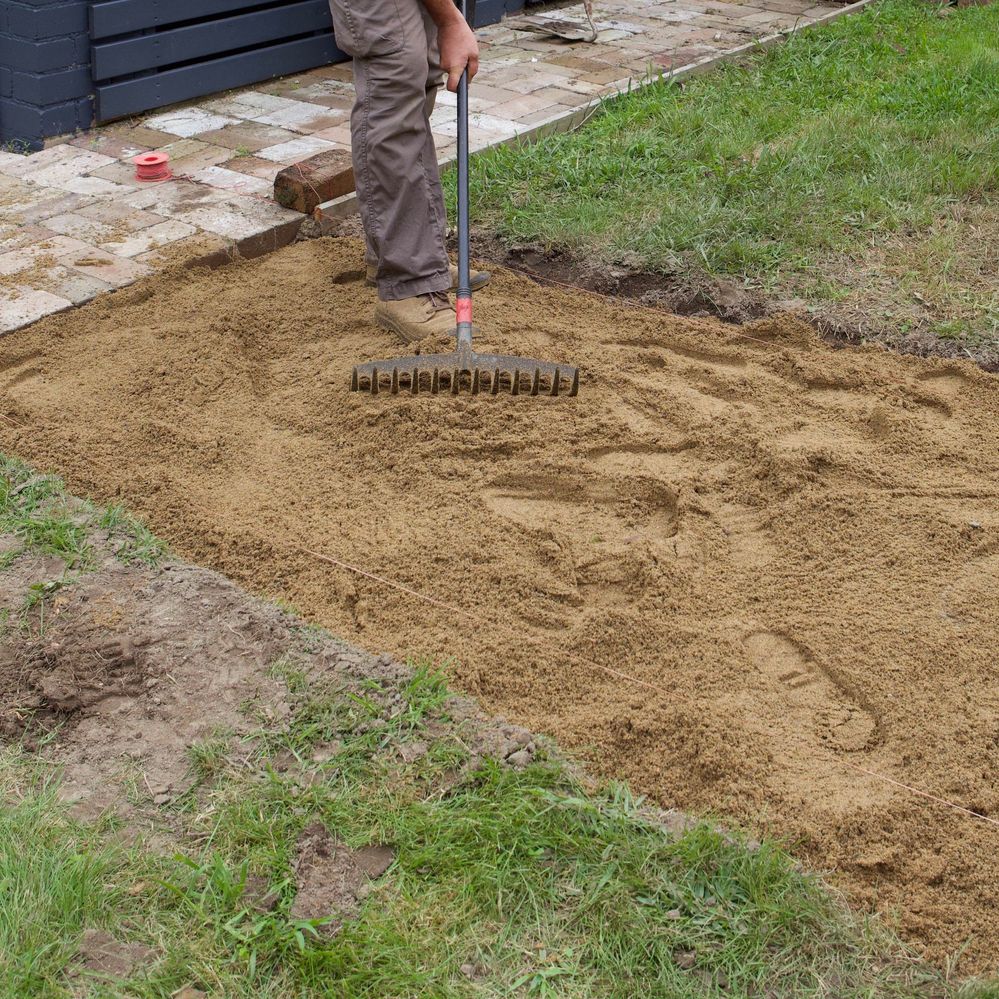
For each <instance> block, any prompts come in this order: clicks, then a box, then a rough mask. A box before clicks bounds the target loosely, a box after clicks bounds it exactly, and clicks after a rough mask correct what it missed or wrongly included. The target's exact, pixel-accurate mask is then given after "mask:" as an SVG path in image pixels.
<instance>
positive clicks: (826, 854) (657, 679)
mask: <svg viewBox="0 0 999 999" xmlns="http://www.w3.org/2000/svg"><path fill="white" fill-rule="evenodd" d="M360 267H361V253H360V248H359V245H358V244H356V243H354V242H350V241H332V240H321V241H317V242H312V243H303V244H299V245H296V246H294V247H291V248H289V249H287V250H283V251H281V252H279V253H277V254H274V255H272V256H269V257H267V258H264V259H262V260H259V261H256V262H253V263H249V264H243V265H239V266H235V267H230V268H225V269H222V270H219V271H215V272H213V273H186V274H182V275H180V276H177V275H172V276H160V277H159V278H156V279H154V280H151V281H149V282H145V283H143V284H141V285H139V286H136V287H134V288H132V289H130V290H128V291H126V292H123V293H119V294H117V295H115V296H114V297H113V298H111V299H105V300H102V301H98V302H95V303H92V304H91V305H89V306H87V307H85V308H83V309H81V310H78V311H77V312H75V313H71V314H66V315H63V316H59V317H55V318H53V319H49V320H46V321H44V322H41V323H39V324H37V325H36V326H34V327H33V328H32V329H30V330H29V331H26V332H23V333H19V334H17V335H15V336H12V337H9V338H8V339H6V340H4V341H3V342H2V343H0V368H2V372H0V406H2V412H3V413H5V414H6V415H7V417H8V420H5V421H3V424H2V429H0V446H2V447H3V448H4V449H5V450H10V451H13V452H15V453H17V454H19V455H21V456H23V457H24V458H26V459H29V460H30V461H32V462H35V463H36V464H38V465H41V466H43V467H45V468H48V469H54V470H57V471H59V472H61V473H62V474H64V475H65V476H66V477H67V479H68V481H69V483H70V484H71V486H72V487H73V488H75V489H76V490H78V491H83V492H86V493H88V494H90V495H91V496H93V497H95V498H97V499H100V500H103V501H121V502H124V503H126V504H127V505H128V506H129V507H131V508H132V509H133V510H134V511H136V512H137V513H139V514H141V515H142V516H144V517H145V518H146V519H147V520H148V522H149V523H150V525H151V526H152V527H153V528H154V529H155V530H156V531H157V532H158V533H160V534H161V535H162V536H164V537H165V538H167V539H168V540H169V541H170V542H171V544H172V545H173V546H174V548H175V550H177V551H178V552H179V553H181V554H183V555H184V556H187V557H189V558H193V559H196V560H198V561H200V562H203V563H205V564H207V565H209V566H211V567H213V568H216V569H219V570H222V571H223V572H226V573H228V574H229V575H230V576H232V577H234V578H236V579H237V580H240V581H242V582H244V583H246V584H247V585H248V586H250V587H251V588H253V589H254V590H256V591H258V592H263V593H267V594H271V595H280V596H282V597H284V598H285V599H287V600H288V601H290V602H291V603H292V604H294V605H296V606H297V607H299V608H300V609H302V610H303V611H304V612H305V613H307V614H308V615H309V616H311V617H313V618H315V619H316V620H318V621H320V622H322V623H323V624H325V625H327V626H329V627H330V628H331V629H332V630H333V631H334V632H336V633H338V634H340V635H342V636H343V637H345V638H348V639H350V640H352V641H356V642H358V643H360V644H362V645H364V646H366V647H368V648H371V649H373V650H376V651H381V650H388V651H391V652H393V653H395V654H398V655H407V654H408V655H412V656H424V655H432V656H435V657H442V656H453V657H454V658H455V661H454V663H453V671H454V675H455V678H456V681H457V684H458V685H459V686H460V687H461V688H463V689H464V690H467V691H470V692H473V693H475V694H477V695H478V696H479V697H480V698H481V700H482V702H483V703H484V704H485V705H486V706H487V707H488V708H490V709H492V710H495V711H500V712H503V713H506V714H507V715H509V716H510V717H512V718H514V719H516V720H517V721H520V722H523V723H524V724H527V725H529V726H531V727H534V728H538V729H541V730H544V731H547V732H550V733H552V734H554V735H556V736H558V737H559V738H560V739H561V740H562V741H563V742H564V743H565V744H566V745H569V746H573V747H577V748H578V749H579V750H580V751H581V752H582V753H583V754H584V755H586V756H587V757H588V758H589V759H590V760H591V761H593V763H594V764H595V765H596V766H597V767H599V768H600V769H601V770H603V771H604V772H606V773H611V774H616V775H617V776H620V777H622V778H627V779H628V780H629V781H631V782H632V785H633V786H634V787H635V788H636V789H637V790H640V791H644V792H648V793H650V794H651V795H652V796H654V797H655V798H656V799H657V800H658V801H660V802H661V803H663V804H665V805H668V806H678V807H681V808H685V809H692V810H695V811H696V810H709V811H711V812H713V813H715V814H721V815H728V816H735V817H737V818H739V819H740V820H742V821H744V822H747V823H749V824H750V825H754V826H757V827H761V828H765V829H769V830H771V831H773V832H776V833H778V834H779V835H782V836H784V837H785V838H786V839H787V840H789V841H790V842H791V843H792V844H795V845H796V846H797V848H798V849H800V850H802V851H803V852H804V853H805V854H807V856H808V857H809V858H810V859H811V860H812V861H813V862H814V863H816V864H818V865H820V866H822V867H829V868H834V869H835V870H836V871H837V878H838V881H839V883H840V884H842V885H843V886H844V887H845V888H846V889H847V890H848V891H849V893H850V894H851V896H852V897H853V899H854V900H855V901H857V902H859V903H861V904H863V905H876V906H879V907H881V908H882V909H885V910H890V909H893V908H897V909H898V910H899V913H900V920H901V925H902V928H903V931H904V932H905V933H906V934H907V935H908V936H909V937H910V938H911V939H913V940H915V941H918V942H921V943H923V944H925V945H926V947H927V949H928V952H929V954H930V956H932V957H934V958H937V959H941V958H942V956H943V955H944V954H945V953H947V952H948V951H952V950H954V949H956V948H958V947H959V946H960V945H962V944H963V943H964V942H965V941H966V940H968V939H969V938H970V940H971V943H970V948H969V951H968V954H969V958H968V959H967V961H968V963H967V965H963V967H967V969H968V970H974V969H986V968H989V967H994V966H995V963H996V958H997V955H999V849H997V844H999V829H997V827H996V826H995V825H990V824H988V823H986V822H983V821H982V820H980V819H975V818H973V817H969V816H967V815H964V814H962V813H960V812H957V811H954V810H951V809H948V808H946V807H943V806H939V805H935V804H933V803H932V802H930V801H928V800H925V799H921V798H918V797H916V796H914V795H913V794H911V793H909V792H907V791H903V790H901V789H899V788H898V787H896V786H893V785H891V784H888V783H885V782H884V781H882V780H880V779H877V778H874V777H871V776H869V775H867V774H866V773H864V772H862V771H860V770H857V769H855V768H856V767H863V768H867V769H869V770H874V771H877V772H879V773H881V774H885V775H889V776H891V777H892V778H895V779H897V780H900V781H904V782H908V783H911V784H913V785H916V786H918V787H919V788H922V789H924V790H926V791H928V792H931V793H933V794H936V795H940V796H942V797H944V798H947V799H951V800H953V801H956V802H959V803H960V804H962V805H963V806H965V807H967V808H970V809H974V810H976V811H979V812H983V813H986V814H992V815H999V790H997V786H996V773H997V767H999V686H997V665H999V663H997V660H999V655H997V652H996V639H997V635H999V443H997V442H999V381H997V380H996V378H995V377H994V376H989V375H986V374H983V373H981V372H980V371H978V370H977V369H975V368H973V367H972V366H971V365H966V364H960V363H953V362H948V363H944V362H926V361H919V360H915V359H912V358H903V357H897V356H894V355H891V354H887V353H883V352H879V351H874V350H843V351H839V352H835V351H832V350H831V349H829V348H827V347H825V346H823V345H822V344H820V343H819V342H818V341H817V340H816V339H815V338H814V337H813V335H812V334H811V333H810V331H809V330H808V329H807V328H806V327H804V326H802V325H801V324H799V323H798V322H796V321H795V320H793V319H791V318H787V319H784V320H780V321H773V320H768V321H764V322H760V323H757V324H755V325H751V326H746V327H742V328H741V329H736V328H734V327H729V326H724V325H722V324H719V323H716V322H708V321H704V322H701V321H695V320H681V319H677V318H673V317H670V316H667V315H665V314H662V313H658V312H654V311H643V310H640V309H637V308H629V307H624V306H618V305H615V304H613V303H610V302H606V301H602V300H598V299H595V298H593V297H590V296H586V295H582V294H574V293H564V292H559V291H553V290H545V289H541V288H539V287H537V286H536V285H534V284H532V283H531V282H529V281H526V280H521V279H517V278H514V277H512V276H510V275H508V274H502V275H500V276H499V278H498V279H497V280H496V281H495V282H494V284H493V285H492V286H491V287H490V288H488V289H487V290H486V291H485V292H483V293H482V294H481V295H480V296H479V297H478V321H479V324H480V326H481V329H482V333H483V340H484V342H485V343H488V344H489V345H490V346H493V347H495V348H497V349H502V350H509V351H514V350H516V351H520V352H528V353H536V354H540V355H542V356H549V357H551V358H553V359H559V358H566V359H572V360H575V361H577V362H578V363H579V364H580V366H581V367H582V368H583V370H584V372H585V376H584V380H583V384H582V387H581V390H580V395H579V398H578V399H577V400H566V399H560V400H549V399H542V400H535V401H531V400H530V399H527V398H520V399H512V398H509V397H505V398H504V397H499V398H490V397H482V398H476V399H470V398H467V397H463V398H460V399H453V398H451V397H450V396H444V397H438V398H432V397H429V396H421V397H419V398H416V399H414V398H411V397H409V396H400V397H395V398H393V397H390V396H388V395H384V394H383V395H380V396H378V397H377V398H371V397H370V396H362V395H351V394H349V393H348V392H347V391H346V386H347V379H348V373H349V370H350V366H351V364H352V363H353V362H355V361H357V360H362V359H366V358H369V357H372V356H385V355H386V354H391V353H395V352H397V348H396V346H395V344H394V343H393V341H392V339H391V338H390V336H389V335H388V334H384V333H381V332H379V331H377V330H375V329H374V328H373V327H372V326H371V325H370V323H369V320H368V316H369V312H370V307H371V294H372V293H371V292H370V291H369V290H367V289H366V288H365V287H364V286H363V283H362V280H361V278H362V275H361V272H360ZM303 547H304V548H308V549H312V550H314V551H318V552H322V553H325V554H327V555H331V556H334V557H336V558H339V559H346V560H348V561H350V562H352V563H356V564H359V565H361V566H363V567H364V568H365V569H367V570H370V571H372V572H375V573H379V574H384V575H386V576H391V577H393V578H394V579H397V580H399V581H400V582H402V583H404V584H406V585H407V586H410V587H413V588H415V589H418V590H420V591H424V592H427V593H430V594H432V595H433V596H434V597H435V598H437V599H439V600H441V601H443V602H445V603H447V604H453V605H461V606H462V607H464V608H467V609H468V610H469V611H470V612H471V613H472V614H473V615H475V616H474V617H473V618H469V617H466V616H463V615H461V614H457V613H455V612H454V611H453V610H450V609H445V608H443V607H441V606H438V605H431V604H427V603H422V602H420V601H418V600H415V599H414V598H413V597H411V596H409V595H407V594H405V593H403V592H400V591H398V590H392V589H388V588H385V587H384V586H382V585H380V584H377V583H374V582H372V581H371V580H368V579H365V578H362V577H359V576H355V575H351V574H350V573H348V572H345V571H343V570H341V569H338V568H335V567H333V566H331V565H329V564H326V563H323V562H321V561H319V560H317V559H315V558H313V557H311V556H308V555H305V554H303V553H302V551H301V549H302V548H303ZM578 657H584V658H585V659H587V660H592V661H595V662H597V663H599V664H602V665H604V666H606V667H610V668H612V669H615V670H618V671H621V672H624V673H627V674H629V675H631V676H633V677H636V678H638V679H639V680H641V681H644V683H645V684H647V685H648V686H639V685H637V684H634V683H632V682H629V681H627V680H623V679H621V678H620V677H617V676H614V675H610V674H607V673H603V672H600V671H597V670H594V669H593V668H591V667H588V666H587V665H585V663H584V662H583V661H582V660H581V659H580V658H578Z"/></svg>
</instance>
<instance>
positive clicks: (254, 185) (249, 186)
mask: <svg viewBox="0 0 999 999" xmlns="http://www.w3.org/2000/svg"><path fill="white" fill-rule="evenodd" d="M191 180H194V181H197V183H199V184H208V185H209V186H210V187H217V188H218V189H219V190H221V191H232V192H234V193H236V194H270V192H271V185H270V184H269V183H268V182H267V181H266V180H263V179H262V178H260V177H253V176H251V175H250V174H245V173H240V172H239V171H237V170H228V169H226V168H225V167H218V166H210V167H205V168H204V169H203V170H197V171H196V172H194V173H192V174H191Z"/></svg>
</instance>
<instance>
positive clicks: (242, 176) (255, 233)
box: [0, 0, 851, 333]
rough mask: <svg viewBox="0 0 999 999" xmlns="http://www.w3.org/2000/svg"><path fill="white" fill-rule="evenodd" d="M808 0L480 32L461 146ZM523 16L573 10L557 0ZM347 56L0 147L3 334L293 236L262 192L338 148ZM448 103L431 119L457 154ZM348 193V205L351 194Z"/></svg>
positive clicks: (634, 12)
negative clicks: (591, 36) (163, 156)
mask: <svg viewBox="0 0 999 999" xmlns="http://www.w3.org/2000/svg"><path fill="white" fill-rule="evenodd" d="M844 9H851V8H843V7H841V6H833V5H830V4H814V3H812V0H753V2H752V3H751V4H749V3H733V2H726V0H598V3H597V5H596V17H595V21H596V26H597V28H598V30H599V34H598V37H597V40H596V42H594V43H585V42H576V43H567V42H564V41H559V40H557V39H553V38H545V37H542V36H541V35H539V34H537V33H535V32H531V31H528V30H524V22H523V20H522V17H520V16H518V17H514V18H511V19H508V20H505V21H503V22H501V23H500V24H496V25H492V26H490V27H486V28H482V29H480V30H479V32H478V35H479V38H480V42H481V45H482V64H481V70H480V73H479V76H478V77H477V78H476V81H475V83H474V84H473V88H472V98H471V111H472V134H473V148H476V149H481V148H484V147H487V146H491V145H494V144H497V143H501V142H507V141H510V140H513V139H516V138H518V137H528V136H530V135H531V134H533V133H536V132H539V131H543V130H547V129H551V128H557V127H565V126H566V125H567V124H569V123H572V122H574V121H577V120H578V119H579V117H580V114H581V113H583V112H585V111H586V109H587V108H588V107H590V106H591V105H592V104H593V103H594V102H597V101H599V100H600V99H602V98H604V97H607V96H609V95H613V94H616V93H619V92H620V91H622V90H625V89H627V88H628V87H629V86H634V85H636V84H640V83H642V82H644V81H647V80H649V79H652V78H655V77H656V76H659V75H662V74H664V73H665V74H669V73H673V72H677V71H681V72H682V71H684V69H685V68H686V69H689V68H691V67H700V66H702V65H704V66H706V65H710V64H711V63H712V62H714V61H717V60H718V59H720V58H724V57H726V56H729V55H732V54H737V53H739V52H740V51H742V50H743V49H744V47H745V46H746V45H747V43H753V42H754V40H760V39H767V38H772V37H773V36H774V35H775V34H776V33H779V32H781V31H787V30H790V29H794V28H796V27H799V26H805V25H807V24H811V23H814V22H816V21H824V20H828V19H830V18H831V17H833V16H836V15H837V14H839V13H841V12H843V11H844ZM531 16H532V17H537V16H541V17H559V18H572V19H577V20H579V21H580V22H582V8H581V6H579V5H576V6H575V7H572V6H563V7H561V8H559V9H554V10H548V11H544V12H541V14H540V15H538V14H532V15H531ZM352 102H353V86H352V83H351V72H350V68H349V64H341V65H336V66H324V67H320V68H318V69H313V70H310V71H308V72H306V73H301V74H298V75H296V76H293V77H286V78H283V79H279V80H275V81H271V82H269V83H265V84H260V85H257V86H255V87H252V88H247V89H244V90H239V91H233V92H230V93H227V94H222V95H214V96H212V97H209V98H204V99H201V100H199V101H196V102H193V103H188V104H186V105H183V106H177V107H173V108H168V109H166V110H161V111H157V112H156V113H153V114H150V115H148V116H146V117H144V118H141V119H131V120H127V121H121V122H117V123H114V124H110V125H106V126H103V127H100V128H95V129H92V130H90V131H88V132H85V133H82V134H80V135H77V136H74V137H68V138H66V139H62V140H58V141H55V142H52V143H50V144H49V145H48V146H47V147H46V148H45V149H43V150H41V151H40V152H37V153H33V154H31V155H28V156H21V155H17V154H14V153H9V152H0V333H5V332H10V331H12V330H15V329H18V328H19V327H21V326H24V325H26V324H28V323H31V322H34V321H35V320H37V319H40V318H41V317H42V316H45V315H48V314H50V313H53V312H58V311H60V310H63V309H67V308H70V307H71V306H73V305H78V304H80V303H82V302H85V301H87V300H89V299H91V298H93V297H94V296H96V295H99V294H100V293H102V292H106V291H111V290H113V289H116V288H121V287H124V286H125V285H128V284H130V283H131V282H133V281H135V280H136V279H137V278H140V277H142V276H144V275H147V274H150V273H152V272H154V271H155V270H157V269H160V268H163V267H165V266H168V265H170V264H173V263H179V262H183V261H188V260H192V259H197V260H202V259H204V260H206V261H209V262H210V261H220V260H224V259H229V258H230V257H231V256H232V255H233V254H234V253H236V252H238V253H240V254H242V255H244V256H255V255H258V254H260V253H264V252H268V251H269V250H272V249H275V248H277V247H279V246H282V245H284V244H286V243H289V242H291V241H292V240H293V239H294V238H295V236H296V235H297V233H298V229H299V227H300V225H301V223H302V220H303V216H302V215H300V214H298V213H296V212H292V211H288V210H286V209H284V208H281V207H279V206H278V205H277V204H276V203H274V201H273V200H272V199H271V194H272V185H273V181H274V176H275V174H276V173H277V172H278V171H279V170H280V169H281V168H282V167H284V166H287V165H289V164H291V163H295V162H297V161H299V160H302V159H305V158H306V157H308V156H311V155H313V154H315V153H318V152H321V151H323V150H327V149H337V148H340V149H349V147H350V132H349V127H348V119H349V114H350V107H351V104H352ZM454 104H455V98H454V95H452V94H448V93H446V92H444V93H442V94H441V95H440V99H439V101H438V105H437V110H436V111H435V112H434V115H433V117H432V119H431V123H432V126H433V130H434V135H435V137H436V140H437V150H438V156H439V158H440V160H441V162H447V161H449V160H450V159H452V158H453V156H454V143H455V135H456V125H455V107H454ZM150 150H159V151H162V152H166V153H169V155H170V161H171V167H172V169H173V173H174V178H173V179H172V180H170V181H165V182H160V183H153V184H150V183H143V182H140V181H137V180H136V179H135V168H134V166H133V165H132V162H131V160H132V157H133V156H136V155H137V154H139V153H142V152H148V151H150ZM347 200H348V201H349V200H350V198H349V197H348V199H347Z"/></svg>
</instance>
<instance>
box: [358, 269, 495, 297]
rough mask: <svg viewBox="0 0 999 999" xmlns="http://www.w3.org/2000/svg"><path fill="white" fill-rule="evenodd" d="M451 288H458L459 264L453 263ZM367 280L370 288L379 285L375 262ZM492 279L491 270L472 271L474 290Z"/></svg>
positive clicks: (483, 286)
mask: <svg viewBox="0 0 999 999" xmlns="http://www.w3.org/2000/svg"><path fill="white" fill-rule="evenodd" d="M450 268H451V290H452V291H457V290H458V265H457V264H451V265H450ZM365 277H366V281H365V283H366V284H367V285H368V287H369V288H376V287H378V268H377V267H375V266H374V265H373V264H368V265H367V267H366V271H365ZM491 280H492V274H490V273H489V271H472V273H471V282H470V283H471V285H472V291H478V290H479V289H480V288H485V286H486V285H487V284H489V282H490V281H491Z"/></svg>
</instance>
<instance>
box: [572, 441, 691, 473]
mask: <svg viewBox="0 0 999 999" xmlns="http://www.w3.org/2000/svg"><path fill="white" fill-rule="evenodd" d="M587 457H588V458H589V459H590V460H591V461H592V462H593V463H594V464H595V465H596V466H597V467H598V468H601V469H604V470H605V471H608V472H610V473H612V474H614V475H645V476H650V477H652V478H655V479H665V480H666V481H669V482H676V481H677V480H679V479H689V478H693V477H694V476H695V475H696V474H697V473H698V472H700V471H701V470H702V469H703V468H704V467H705V464H704V462H703V461H702V460H701V459H700V458H697V457H696V456H695V455H694V453H693V450H692V449H691V448H683V449H682V450H678V451H670V450H668V449H666V448H659V447H656V446H655V445H652V444H633V445H630V446H629V445H621V446H619V447H595V448H593V449H592V450H590V451H589V452H587Z"/></svg>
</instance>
